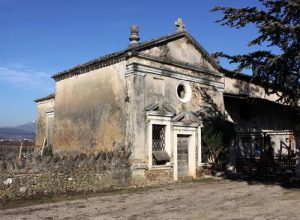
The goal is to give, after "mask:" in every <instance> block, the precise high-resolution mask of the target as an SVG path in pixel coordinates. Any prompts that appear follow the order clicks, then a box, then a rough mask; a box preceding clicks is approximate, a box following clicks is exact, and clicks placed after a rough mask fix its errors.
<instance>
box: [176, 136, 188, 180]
mask: <svg viewBox="0 0 300 220" xmlns="http://www.w3.org/2000/svg"><path fill="white" fill-rule="evenodd" d="M188 151H189V136H187V135H178V136H177V173H178V178H180V177H186V176H188V170H189V163H188V162H189V161H188V158H189V155H188Z"/></svg>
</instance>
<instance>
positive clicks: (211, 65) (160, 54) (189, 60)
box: [135, 32, 219, 72]
mask: <svg viewBox="0 0 300 220" xmlns="http://www.w3.org/2000/svg"><path fill="white" fill-rule="evenodd" d="M135 50H136V51H138V52H139V53H140V54H143V55H146V56H149V57H153V58H155V57H156V58H159V59H160V60H166V61H170V62H176V63H181V64H186V65H189V66H194V67H199V68H206V69H208V70H210V71H214V72H216V71H218V69H219V65H218V63H217V61H216V60H215V59H214V58H213V57H212V56H211V55H210V54H209V53H208V52H207V51H206V50H205V49H204V48H203V47H202V46H201V45H200V44H199V43H198V42H197V41H196V40H195V39H194V38H193V37H192V36H191V35H190V34H188V33H187V32H181V33H175V34H173V35H170V36H166V37H162V38H159V39H158V40H152V41H149V42H145V43H142V44H141V45H139V46H137V48H135Z"/></svg>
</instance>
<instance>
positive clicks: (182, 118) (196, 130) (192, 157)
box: [172, 112, 201, 181]
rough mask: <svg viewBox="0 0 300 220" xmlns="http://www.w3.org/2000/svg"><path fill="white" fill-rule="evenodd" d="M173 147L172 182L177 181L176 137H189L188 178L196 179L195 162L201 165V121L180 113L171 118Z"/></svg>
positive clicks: (193, 116)
mask: <svg viewBox="0 0 300 220" xmlns="http://www.w3.org/2000/svg"><path fill="white" fill-rule="evenodd" d="M172 127H173V129H172V130H173V146H174V150H173V152H174V180H175V181H177V180H178V156H177V141H178V140H177V139H178V135H187V136H189V143H188V176H191V177H193V178H196V170H197V161H198V166H200V164H201V121H200V120H199V119H198V118H197V117H196V116H195V115H194V114H193V113H191V112H182V113H180V114H178V115H177V116H175V117H174V118H172Z"/></svg>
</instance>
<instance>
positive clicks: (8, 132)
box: [0, 122, 36, 140]
mask: <svg viewBox="0 0 300 220" xmlns="http://www.w3.org/2000/svg"><path fill="white" fill-rule="evenodd" d="M35 127H36V125H35V122H29V123H26V124H23V125H18V126H15V127H0V140H1V139H3V140H8V139H12V140H20V139H30V140H34V138H35Z"/></svg>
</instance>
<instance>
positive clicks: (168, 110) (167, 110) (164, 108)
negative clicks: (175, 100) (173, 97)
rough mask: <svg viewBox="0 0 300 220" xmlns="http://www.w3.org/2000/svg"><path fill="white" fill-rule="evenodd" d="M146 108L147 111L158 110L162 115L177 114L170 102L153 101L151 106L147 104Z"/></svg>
mask: <svg viewBox="0 0 300 220" xmlns="http://www.w3.org/2000/svg"><path fill="white" fill-rule="evenodd" d="M145 110H146V111H147V112H156V113H158V114H161V115H165V114H170V115H175V114H176V110H175V109H174V108H173V107H172V105H171V104H169V103H163V104H159V103H152V104H150V105H149V106H147V107H146V108H145Z"/></svg>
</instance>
